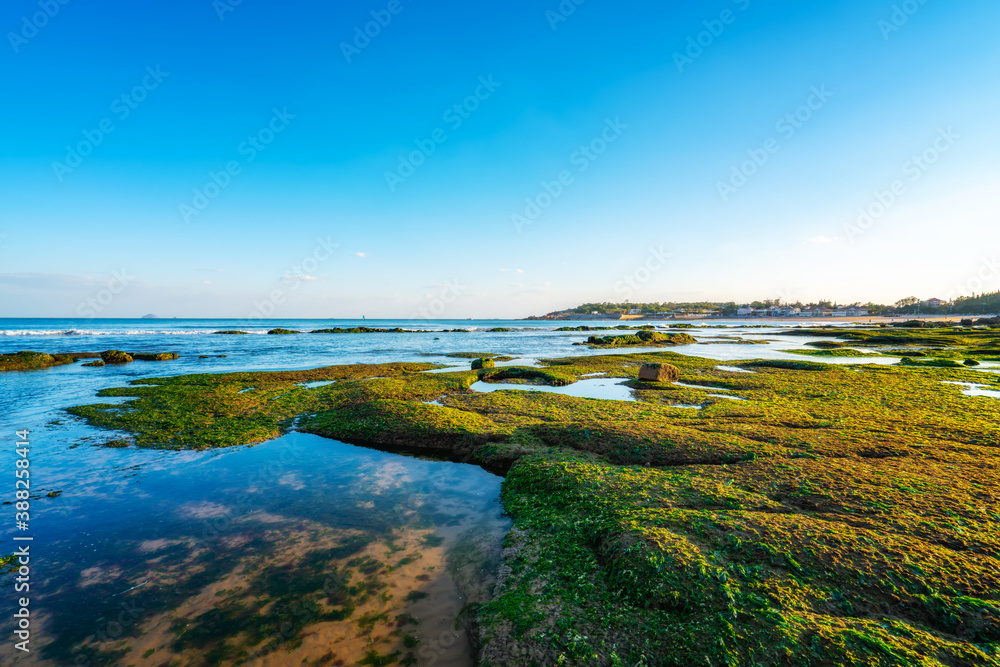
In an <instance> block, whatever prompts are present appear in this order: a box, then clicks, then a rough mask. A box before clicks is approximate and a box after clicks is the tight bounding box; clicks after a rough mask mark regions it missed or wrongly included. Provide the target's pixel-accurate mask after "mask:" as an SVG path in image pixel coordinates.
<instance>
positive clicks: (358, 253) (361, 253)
mask: <svg viewBox="0 0 1000 667" xmlns="http://www.w3.org/2000/svg"><path fill="white" fill-rule="evenodd" d="M354 256H355V257H367V256H368V255H367V254H366V253H363V252H356V253H354Z"/></svg>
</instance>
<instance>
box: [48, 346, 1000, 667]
mask: <svg viewBox="0 0 1000 667" xmlns="http://www.w3.org/2000/svg"><path fill="white" fill-rule="evenodd" d="M786 335H789V334H787V333H786ZM790 335H791V336H808V337H811V338H813V339H815V340H810V341H808V345H809V347H810V348H812V349H813V350H814V353H813V354H811V355H809V356H811V357H812V359H809V356H807V357H802V356H798V358H795V355H789V356H791V357H792V358H771V359H752V358H748V359H742V360H738V361H729V360H728V359H727V361H726V364H725V365H720V362H719V360H718V359H709V358H704V357H701V356H694V353H698V352H701V351H702V350H704V351H706V352H707V351H708V350H711V349H714V347H718V346H714V347H713V346H703V345H690V346H688V347H686V348H683V349H680V350H676V351H675V350H670V351H667V350H655V351H651V350H642V351H639V352H636V353H629V352H628V351H627V350H622V351H619V350H615V351H614V352H613V353H605V352H604V351H603V350H602V351H600V352H596V353H593V354H587V355H586V356H573V357H559V358H548V359H540V360H538V361H537V362H535V363H533V365H532V366H518V365H516V363H518V362H514V364H515V365H509V366H504V367H502V368H501V367H496V368H482V369H478V370H472V369H471V368H470V367H469V366H470V365H471V364H466V365H464V366H463V367H461V368H448V367H442V365H440V364H431V363H414V362H401V363H378V364H351V365H338V366H327V367H322V368H315V369H310V370H299V371H258V372H234V373H217V374H194V375H177V376H173V377H162V378H150V377H142V378H138V379H136V380H134V381H132V382H131V383H130V384H129V386H126V387H115V388H110V389H106V390H103V391H101V392H100V396H103V397H106V398H107V401H106V402H104V403H98V404H91V405H81V406H78V407H75V408H71V409H70V410H69V412H70V413H71V414H72V415H74V416H76V417H77V418H78V419H80V420H83V421H85V422H86V423H87V424H89V425H91V426H93V427H97V428H98V429H101V430H102V431H103V432H105V433H106V434H107V435H106V439H105V442H106V444H109V445H112V446H114V447H116V448H118V449H116V450H115V451H116V452H117V451H123V452H127V451H129V450H132V451H135V452H137V453H140V452H150V453H151V452H157V451H160V452H161V453H162V454H164V455H167V456H171V457H175V456H176V457H193V458H191V459H186V458H185V459H184V461H185V463H184V465H183V466H179V467H177V471H176V472H174V473H173V476H172V479H169V480H168V479H167V478H166V477H165V478H163V479H162V480H160V481H159V482H158V483H157V484H158V485H154V484H150V485H149V488H145V489H143V495H141V496H140V497H127V498H122V499H121V502H120V504H119V505H112V506H109V507H108V508H107V509H106V510H105V512H107V513H111V514H114V513H115V512H121V511H122V508H123V507H125V506H131V505H137V504H142V503H144V502H150V503H160V504H169V503H170V499H171V498H172V497H178V498H185V497H188V498H189V497H190V494H188V495H185V494H184V492H183V490H182V489H180V490H174V491H171V490H170V489H171V488H172V487H171V484H176V483H177V479H178V476H179V475H182V474H183V471H189V470H192V468H193V469H195V470H199V469H200V470H203V471H204V472H201V473H196V474H195V476H194V478H193V481H192V483H196V482H201V483H209V481H208V480H213V479H216V478H217V476H218V475H219V474H220V472H219V470H220V469H218V468H212V466H213V465H217V464H213V462H216V461H223V460H225V459H226V458H227V457H230V456H241V457H242V456H245V457H248V459H247V460H251V459H252V460H253V461H254V465H260V466H266V464H267V462H268V461H269V460H272V459H273V458H274V452H276V451H279V452H280V451H282V450H281V449H280V448H282V447H284V446H285V444H287V443H288V442H296V441H297V439H306V440H298V441H299V442H306V443H307V446H306V449H305V450H304V452H305V455H304V457H303V458H302V459H301V460H302V461H303V462H304V463H305V465H303V466H301V467H300V468H296V469H295V470H291V469H289V470H286V471H285V472H287V473H289V474H288V475H287V476H286V475H285V474H284V472H283V473H282V474H281V475H278V476H277V477H275V478H274V479H272V480H271V482H274V483H268V484H256V485H251V487H250V489H251V490H250V493H251V494H260V495H251V496H249V500H246V501H238V500H234V498H233V497H226V495H225V494H226V493H227V491H226V489H230V490H231V492H232V493H233V494H238V493H244V491H243V490H242V489H243V488H244V485H241V484H239V483H236V482H232V480H229V481H227V478H225V477H224V478H223V480H222V482H221V484H220V491H219V492H220V493H221V494H222V497H221V498H220V499H217V500H209V501H207V502H199V503H193V504H192V503H191V502H190V501H188V502H183V503H180V506H179V507H178V508H177V509H176V512H175V514H176V517H175V519H174V520H175V521H176V522H177V525H173V524H169V525H166V526H164V525H158V526H143V525H141V523H140V522H138V520H136V521H134V522H133V523H132V524H129V523H128V522H127V521H126V522H125V526H124V527H123V528H122V530H126V529H127V530H128V531H129V532H127V535H128V537H127V538H126V537H124V536H123V535H118V534H117V533H115V534H113V535H106V534H103V533H101V532H100V531H99V530H97V531H95V534H97V535H100V540H99V541H95V544H99V545H101V546H98V548H97V555H93V556H92V555H90V554H88V553H87V551H88V547H86V546H83V545H80V544H79V542H78V541H74V540H71V539H67V540H66V543H65V544H64V545H63V548H64V549H66V550H67V551H72V550H74V549H79V551H80V556H79V558H77V559H72V558H70V559H69V561H70V562H67V563H65V564H64V565H63V566H62V568H61V569H60V570H59V571H58V572H57V573H55V574H54V575H52V576H53V579H52V580H51V581H50V582H49V583H50V584H51V585H52V586H53V587H54V590H57V591H58V593H57V596H62V597H61V598H60V599H62V600H64V601H65V602H66V603H67V604H66V605H60V606H59V607H58V608H59V609H60V610H63V609H65V611H60V612H59V613H54V614H53V615H52V616H51V617H50V618H47V619H46V621H45V622H46V623H47V627H50V628H53V629H56V630H58V632H54V633H52V634H53V636H57V637H59V641H58V642H55V643H53V644H52V645H50V646H47V647H46V649H45V650H46V651H49V652H50V653H49V654H48V659H49V660H50V661H51V662H50V664H64V660H63V658H65V657H66V656H76V655H81V654H82V655H86V656H88V659H89V660H91V662H90V663H89V664H135V665H163V664H168V665H169V664H177V665H180V664H205V665H235V664H241V663H244V664H245V663H246V662H247V661H248V660H249V661H252V659H257V658H259V659H260V664H316V665H324V664H344V665H355V664H386V665H388V664H432V658H433V664H454V665H471V664H479V665H491V666H492V665H495V666H501V665H539V666H542V665H556V664H566V665H661V664H662V665H694V664H698V665H775V664H794V665H998V664H1000V510H998V507H1000V503H998V500H1000V498H998V495H1000V492H998V487H997V481H998V474H997V470H998V468H997V463H998V457H997V451H998V450H997V448H998V446H1000V399H998V398H997V397H996V394H997V392H998V390H1000V377H998V376H997V375H996V374H994V373H992V372H989V371H993V370H996V368H995V365H996V361H997V360H998V357H997V350H998V349H1000V332H998V331H996V330H990V329H974V328H965V329H960V328H948V329H944V328H942V329H932V330H926V329H925V330H920V331H901V330H889V329H872V330H863V329H850V330H845V329H843V328H839V329H830V330H822V329H812V330H809V331H805V330H803V331H802V332H801V333H790ZM623 342H624V343H626V344H628V345H630V344H632V341H628V340H626V341H623ZM639 342H641V344H643V345H644V344H645V343H646V342H647V341H642V340H641V339H640V341H639ZM615 347H618V346H617V345H615ZM756 347H761V346H757V345H753V346H744V348H745V349H749V350H750V351H749V353H748V354H753V348H756ZM842 350H843V351H844V352H845V353H844V354H838V353H837V352H840V351H842ZM858 350H864V352H859V351H858ZM789 351H794V350H789ZM494 354H496V353H494ZM858 355H864V357H865V358H860V357H859V356H858ZM486 356H488V355H487V354H486V353H482V354H480V353H463V354H461V355H459V354H455V357H456V358H464V359H467V360H469V361H470V362H471V360H472V359H473V358H474V357H475V358H483V357H486ZM867 357H876V358H875V359H872V362H874V363H865V362H866V361H868V359H867ZM900 359H902V360H904V361H910V362H912V361H918V362H921V363H920V364H919V365H914V364H912V363H910V364H904V363H901V362H899V361H898V360H900ZM968 361H975V362H977V363H978V364H980V365H979V366H972V365H970V364H967V363H966V362H968ZM944 362H950V363H944ZM650 363H656V364H670V365H672V366H675V367H676V368H677V369H678V371H679V378H678V380H677V381H670V382H652V381H647V380H640V379H639V370H640V368H641V367H642V365H643V364H650ZM45 372H48V371H45ZM588 383H591V384H595V385H596V384H601V385H602V386H604V387H605V388H606V387H612V386H613V387H614V388H615V391H616V394H615V399H616V400H613V399H610V398H597V397H588V394H591V388H590V385H589V384H588ZM484 387H488V389H489V391H479V390H481V389H483V388H484ZM574 387H576V388H577V392H576V393H579V394H581V395H578V396H573V395H571V392H570V391H567V390H572V389H573V388H574ZM539 389H544V391H539ZM591 395H593V394H591ZM624 399H628V400H624ZM733 399H741V400H733ZM692 407H695V408H698V409H696V410H693V409H690V408H692ZM98 432H101V431H98ZM317 436H321V437H317ZM289 439H290V440H289ZM254 443H263V444H260V445H258V446H256V447H247V445H251V444H254ZM283 443H285V444H283ZM344 443H349V444H344ZM362 448H363V449H362ZM164 450H166V451H164ZM75 451H77V452H79V453H80V455H86V451H87V450H75ZM91 451H94V452H97V451H100V450H99V449H95V448H91ZM345 452H346V453H345ZM389 452H397V453H404V454H406V455H407V456H397V455H396V454H391V453H389ZM362 454H363V456H362ZM345 456H348V457H355V458H347V459H343V458H342V457H345ZM364 456H369V457H388V458H383V459H379V460H378V462H372V461H369V462H368V463H365V462H364ZM358 457H360V458H358ZM431 459H433V460H431ZM190 461H194V462H195V465H194V466H192V464H191V463H190ZM414 466H415V467H414ZM420 466H430V467H433V466H455V467H453V468H450V469H448V471H447V472H440V473H433V472H426V470H430V469H431V468H427V469H426V470H425V471H424V472H421V470H424V469H423V468H420ZM411 468H412V469H411ZM394 469H397V470H399V471H400V473H399V474H398V475H395V476H394V475H392V474H389V475H388V479H390V480H391V483H389V484H388V485H387V486H386V487H385V489H384V490H383V489H382V487H380V486H378V483H376V482H375V481H373V480H378V479H381V478H382V477H383V476H386V475H387V473H385V472H384V470H388V471H392V470H394ZM443 470H444V469H443V468H442V471H443ZM292 473H294V474H292ZM226 474H232V473H226ZM213 475H214V477H213ZM435 475H443V476H441V477H438V478H437V479H438V480H439V482H440V483H436V484H433V485H431V487H428V486H427V484H426V483H424V482H421V481H420V480H426V479H429V478H434V476H435ZM501 477H502V485H501ZM233 479H235V478H233ZM275 480H278V481H277V482H275ZM406 480H416V482H417V483H416V486H414V485H413V484H412V483H410V485H409V486H408V485H407V483H409V482H407V483H404V482H405V481H406ZM230 482H232V483H230ZM373 485H374V486H373ZM275 489H278V491H279V492H277V493H275V492H274V490H275ZM373 489H374V492H375V495H374V496H373ZM237 490H239V491H237ZM265 491H266V492H265ZM269 493H274V496H275V497H274V498H272V499H268V500H265V498H267V496H268V494H269ZM497 494H499V496H500V499H501V501H502V506H501V505H499V504H496V503H495V498H496V497H497ZM300 495H302V497H301V498H300V497H299V496H300ZM235 497H236V498H239V495H236V496H235ZM373 499H374V500H373ZM352 503H353V505H352ZM234 507H235V510H234V509H233V508H234ZM115 508H117V509H115ZM319 508H321V509H319ZM501 511H502V512H503V516H501ZM137 516H138V515H137ZM223 519H226V521H223ZM95 520H96V519H95ZM215 520H217V521H219V522H220V525H225V524H226V522H228V524H229V525H236V526H238V528H235V529H230V528H226V530H223V531H222V534H221V537H213V539H215V540H216V541H215V542H214V543H213V544H212V547H211V548H209V549H206V548H204V546H203V545H201V546H199V545H200V544H201V543H200V541H199V535H200V533H201V532H203V531H202V529H204V528H205V526H211V525H212V524H211V522H212V521H215ZM184 522H195V523H196V524H197V528H198V529H197V530H195V529H192V528H191V526H189V525H187V524H185V523H184ZM197 522H201V523H200V524H198V523H197ZM182 526H184V527H183V528H182ZM227 531H229V532H227ZM122 553H125V554H128V557H127V558H125V559H123V558H122V557H121V554H122ZM463 567H464V568H465V569H464V570H463V569H462V568H463ZM81 572H82V573H83V575H82V576H83V577H84V578H85V581H83V582H81V581H80V580H79V577H81ZM460 572H464V574H460ZM445 573H446V575H447V576H445ZM60 577H61V578H60ZM147 581H148V582H149V583H143V582H147ZM331 582H332V583H331ZM154 583H155V587H154ZM57 584H58V585H57ZM93 586H103V587H104V588H92V587H93ZM133 586H138V588H135V589H134V590H130V589H131V587H133ZM80 590H83V591H85V592H88V594H89V591H92V592H93V594H94V596H95V597H93V598H87V597H86V596H84V597H79V596H80V592H79V591H80ZM422 594H426V597H425V596H422ZM112 595H120V596H121V600H122V602H124V603H130V604H135V605H137V606H138V607H141V608H143V609H145V610H147V611H146V612H145V613H144V614H143V615H142V617H141V618H139V619H137V620H136V622H135V623H134V624H133V625H131V626H130V627H129V628H128V631H127V632H126V633H124V634H123V635H122V636H121V637H120V638H117V639H115V641H109V640H108V638H107V636H106V635H107V633H106V631H105V638H104V639H102V638H101V636H100V634H99V632H96V631H95V629H94V628H93V627H89V626H80V625H79V624H75V623H74V619H75V618H76V617H78V616H79V615H80V614H82V613H83V610H84V609H86V607H87V604H92V603H94V601H95V600H98V599H102V600H107V599H108V597H109V596H112ZM458 599H462V600H465V601H466V602H463V603H462V604H457V603H456V600H458ZM302 600H308V601H309V603H310V605H312V606H308V607H303V606H301V605H299V606H296V603H298V602H301V601H302ZM435 600H437V602H434V601H435ZM70 602H72V604H70ZM432 603H433V604H432ZM422 604H423V605H427V604H431V606H430V608H428V607H426V606H425V607H421V606H420V605H422ZM74 605H76V606H74ZM60 614H62V615H60ZM411 621H415V622H411ZM282 628H284V629H282ZM448 628H451V630H448ZM449 632H451V633H453V634H454V635H455V637H454V642H452V639H451V638H450V637H451V635H450V634H449ZM286 635H287V636H286ZM276 636H277V637H279V638H280V641H278V640H276V639H275V637H276ZM446 643H447V644H448V646H445V644H446ZM150 651H152V653H150ZM421 651H424V652H423V653H422V652H421ZM289 660H291V661H292V662H289ZM66 664H68V663H66Z"/></svg>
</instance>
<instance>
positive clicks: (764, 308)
mask: <svg viewBox="0 0 1000 667" xmlns="http://www.w3.org/2000/svg"><path fill="white" fill-rule="evenodd" d="M998 312H1000V291H998V292H990V293H988V294H979V295H973V296H968V297H959V298H957V299H952V300H948V301H945V300H942V299H937V298H931V299H923V300H922V299H918V298H917V297H914V296H911V297H907V298H905V299H900V300H899V301H897V302H896V303H894V304H892V305H885V304H879V303H871V302H869V303H865V304H861V303H852V304H838V303H837V302H835V301H819V302H816V303H801V302H796V303H786V302H782V301H781V300H779V299H767V300H764V301H753V302H751V303H745V304H738V303H736V302H735V301H727V302H711V301H701V302H688V303H677V302H673V301H667V302H662V303H657V302H650V303H629V302H628V301H626V302H625V303H609V302H604V303H585V304H583V305H581V306H577V307H576V308H570V309H567V310H558V311H555V312H551V313H547V314H545V315H541V316H538V315H533V316H531V317H526V318H525V319H526V320H590V319H593V320H622V319H625V320H628V319H694V318H697V319H702V318H712V317H724V318H733V317H780V318H786V317H804V318H805V317H905V316H915V315H925V316H947V315H986V314H996V313H998Z"/></svg>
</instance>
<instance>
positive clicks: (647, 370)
mask: <svg viewBox="0 0 1000 667" xmlns="http://www.w3.org/2000/svg"><path fill="white" fill-rule="evenodd" d="M680 377H681V372H680V369H678V368H677V367H676V366H672V365H671V364H643V365H642V368H640V369H639V379H640V380H646V381H648V382H676V381H677V380H679V379H680Z"/></svg>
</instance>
